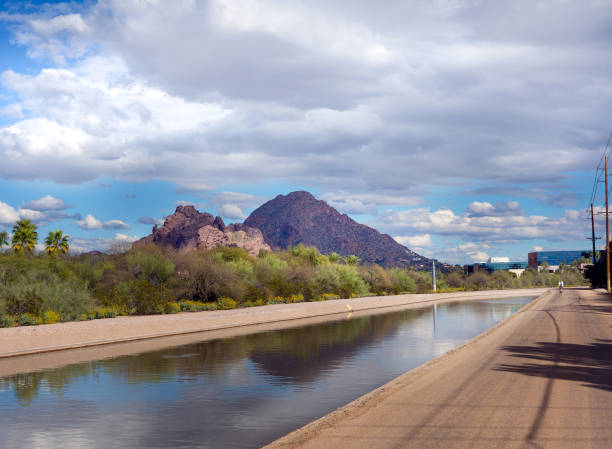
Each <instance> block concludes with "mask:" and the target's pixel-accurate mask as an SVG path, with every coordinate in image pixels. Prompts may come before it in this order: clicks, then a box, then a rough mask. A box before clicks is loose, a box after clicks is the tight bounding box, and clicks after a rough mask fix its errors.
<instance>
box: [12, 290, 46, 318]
mask: <svg viewBox="0 0 612 449" xmlns="http://www.w3.org/2000/svg"><path fill="white" fill-rule="evenodd" d="M5 303H6V311H7V312H8V313H9V314H10V315H24V314H26V313H27V314H32V315H38V314H40V309H41V307H42V304H43V298H42V297H41V296H40V295H39V294H38V293H37V292H36V288H35V287H27V288H23V289H22V290H21V291H16V290H13V291H11V292H7V295H6V299H5Z"/></svg>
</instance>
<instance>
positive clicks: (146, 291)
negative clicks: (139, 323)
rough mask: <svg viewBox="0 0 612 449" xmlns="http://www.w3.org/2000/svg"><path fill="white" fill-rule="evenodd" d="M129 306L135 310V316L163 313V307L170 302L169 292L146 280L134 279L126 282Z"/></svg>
mask: <svg viewBox="0 0 612 449" xmlns="http://www.w3.org/2000/svg"><path fill="white" fill-rule="evenodd" d="M128 286H129V294H130V302H129V303H128V304H129V305H130V306H132V307H134V308H135V309H136V312H135V313H136V314H137V315H151V314H157V313H164V306H165V304H166V303H167V302H170V301H172V296H171V295H170V292H169V291H168V290H167V289H166V288H164V287H163V286H160V285H156V284H154V283H152V282H151V281H149V280H146V279H135V280H133V281H129V282H128Z"/></svg>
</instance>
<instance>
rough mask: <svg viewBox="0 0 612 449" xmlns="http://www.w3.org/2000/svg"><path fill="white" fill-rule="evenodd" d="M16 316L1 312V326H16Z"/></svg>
mask: <svg viewBox="0 0 612 449" xmlns="http://www.w3.org/2000/svg"><path fill="white" fill-rule="evenodd" d="M16 325H17V323H16V322H15V317H14V316H13V315H4V314H0V327H13V326H16Z"/></svg>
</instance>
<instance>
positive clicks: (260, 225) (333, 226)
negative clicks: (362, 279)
mask: <svg viewBox="0 0 612 449" xmlns="http://www.w3.org/2000/svg"><path fill="white" fill-rule="evenodd" d="M244 224H245V225H247V226H248V227H250V228H257V229H259V230H261V232H262V233H263V236H264V239H265V242H266V243H267V244H268V245H270V246H271V247H272V249H285V248H287V247H289V246H292V245H296V244H298V243H302V244H303V245H306V246H316V247H317V248H318V250H319V251H320V252H322V253H325V254H326V253H329V252H332V251H334V252H337V253H339V254H340V255H343V256H347V255H349V254H355V255H356V256H358V257H359V258H361V260H362V261H363V262H374V263H377V264H379V265H382V266H384V267H394V266H403V267H409V266H412V267H415V268H416V269H419V268H420V269H430V267H431V260H430V259H427V258H426V257H423V256H420V255H419V254H417V253H415V252H414V251H411V250H410V249H408V248H406V247H405V246H403V245H400V244H399V243H397V242H396V241H395V240H393V239H392V238H391V237H390V236H389V235H387V234H381V233H380V232H378V231H377V230H376V229H373V228H370V227H368V226H366V225H363V224H359V223H357V222H356V221H354V220H353V219H352V218H350V217H349V216H348V215H346V214H340V213H339V212H338V211H337V210H336V209H334V208H333V207H331V206H329V205H328V204H327V203H326V202H324V201H321V200H317V199H316V198H315V197H314V196H312V195H311V194H310V193H308V192H293V193H289V194H288V195H278V196H277V197H276V198H274V199H273V200H270V201H268V202H267V203H265V204H263V205H262V206H261V207H259V208H258V209H256V210H255V211H253V213H252V214H251V215H250V216H249V217H248V218H247V219H246V221H245V222H244Z"/></svg>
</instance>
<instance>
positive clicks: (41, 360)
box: [0, 289, 547, 375]
mask: <svg viewBox="0 0 612 449" xmlns="http://www.w3.org/2000/svg"><path fill="white" fill-rule="evenodd" d="M546 290H547V289H521V290H488V291H478V292H460V293H441V294H419V295H396V296H377V297H366V298H353V299H341V300H332V301H325V302H312V303H297V304H277V305H269V306H262V307H253V308H245V309H235V310H226V311H211V312H194V313H179V314H176V315H149V316H131V317H117V318H112V319H102V320H93V321H81V322H70V323H57V324H49V325H41V326H32V327H14V328H6V329H0V375H8V374H12V373H16V372H23V371H24V370H31V369H42V368H47V367H53V366H56V365H59V364H62V363H73V362H78V361H85V360H94V359H96V358H104V357H110V356H114V355H123V354H129V353H135V352H143V351H147V350H154V349H160V348H163V347H168V346H175V345H180V344H187V343H191V342H195V341H202V340H206V339H214V338H224V337H231V336H237V335H244V334H249V333H255V332H261V331H266V330H274V329H282V328H287V327H293V326H299V325H307V324H314V323H320V322H324V321H329V320H334V319H343V318H348V317H350V316H359V315H370V314H374V313H387V312H391V311H394V310H402V309H407V308H417V307H424V306H427V305H428V304H433V303H442V302H449V301H468V300H476V299H485V298H486V299H495V298H505V297H518V296H536V295H539V294H541V293H543V292H545V291H546ZM58 351H59V352H58ZM25 356H27V357H25Z"/></svg>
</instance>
